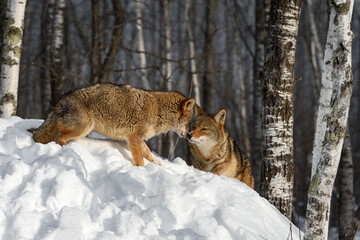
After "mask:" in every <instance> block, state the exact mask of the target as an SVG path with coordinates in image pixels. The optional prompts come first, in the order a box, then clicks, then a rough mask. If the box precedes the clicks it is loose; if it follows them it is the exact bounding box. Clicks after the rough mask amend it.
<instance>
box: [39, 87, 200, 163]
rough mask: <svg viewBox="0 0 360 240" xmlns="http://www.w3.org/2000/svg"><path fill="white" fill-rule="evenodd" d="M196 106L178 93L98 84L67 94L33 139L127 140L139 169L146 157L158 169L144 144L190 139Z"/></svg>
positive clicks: (65, 140)
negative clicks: (171, 135) (95, 136)
mask: <svg viewBox="0 0 360 240" xmlns="http://www.w3.org/2000/svg"><path fill="white" fill-rule="evenodd" d="M194 104H195V99H194V98H186V97H184V96H183V95H182V94H180V93H178V92H163V91H147V90H142V89H138V88H134V87H131V86H129V85H114V84H97V85H94V86H91V87H87V88H82V89H78V90H73V91H70V92H68V93H65V94H64V95H63V96H62V98H61V99H60V100H59V102H58V103H57V104H56V105H55V107H54V109H53V111H52V112H50V113H49V115H48V116H47V117H46V120H45V122H44V123H43V124H42V125H41V126H40V127H39V128H38V129H35V130H34V131H33V133H34V135H33V139H34V140H35V141H36V142H39V143H44V144H45V143H48V142H50V141H52V140H55V141H56V142H57V143H59V144H60V145H65V144H67V142H68V141H69V140H71V139H75V138H79V137H84V136H86V135H88V134H89V133H90V132H91V131H95V132H98V133H100V134H102V135H104V136H107V137H109V138H112V139H116V140H126V141H127V143H128V146H129V149H130V151H131V153H132V156H133V159H134V162H135V165H136V166H144V160H143V157H145V158H146V159H148V160H149V161H151V162H154V163H156V162H155V160H154V158H153V157H152V155H151V152H150V149H149V148H148V147H147V145H146V144H145V142H144V140H147V139H149V138H151V137H153V136H155V135H159V134H162V133H166V132H168V131H175V132H176V133H177V134H178V135H179V136H181V137H186V135H187V133H188V125H189V122H190V121H191V118H192V115H193V107H194Z"/></svg>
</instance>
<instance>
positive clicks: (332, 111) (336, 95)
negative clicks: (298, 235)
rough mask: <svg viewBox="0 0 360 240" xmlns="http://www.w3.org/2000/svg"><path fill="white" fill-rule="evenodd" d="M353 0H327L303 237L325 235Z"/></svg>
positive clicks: (346, 95)
mask: <svg viewBox="0 0 360 240" xmlns="http://www.w3.org/2000/svg"><path fill="white" fill-rule="evenodd" d="M353 4H354V1H353V0H336V1H332V2H331V3H330V10H331V12H330V20H329V21H330V22H329V28H328V35H327V41H326V48H325V57H324V65H323V73H322V78H321V84H322V88H321V92H320V105H319V111H318V118H317V126H316V133H315V141H314V149H313V161H312V169H311V180H310V186H309V191H308V203H307V211H306V224H305V238H306V239H327V237H328V227H329V213H330V200H331V194H332V189H333V185H334V181H335V176H336V172H337V169H338V165H339V160H340V154H341V148H342V146H343V141H344V137H345V131H346V125H347V120H348V114H349V106H350V97H351V94H352V72H351V44H352V38H353V33H352V32H351V30H350V23H351V15H352V10H353Z"/></svg>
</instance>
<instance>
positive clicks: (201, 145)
mask: <svg viewBox="0 0 360 240" xmlns="http://www.w3.org/2000/svg"><path fill="white" fill-rule="evenodd" d="M196 113H197V116H196V118H195V122H194V125H193V130H192V131H191V132H190V133H189V134H188V139H189V142H190V162H191V164H192V165H193V166H194V167H195V168H198V169H200V170H203V171H207V172H212V173H214V174H218V175H224V176H227V177H233V178H237V179H239V180H240V181H242V182H244V183H245V184H247V185H248V186H249V187H251V188H254V177H253V176H252V175H251V166H250V161H249V159H248V157H247V156H246V155H245V154H244V153H243V152H241V151H240V150H239V148H238V147H237V146H236V144H235V143H234V139H233V138H232V137H230V136H229V134H228V132H227V131H226V130H225V128H224V123H225V118H226V111H225V109H221V110H220V111H219V112H218V113H217V114H215V115H213V116H209V115H206V114H205V112H204V111H203V110H202V109H201V108H200V107H199V106H198V105H196Z"/></svg>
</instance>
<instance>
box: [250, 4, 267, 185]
mask: <svg viewBox="0 0 360 240" xmlns="http://www.w3.org/2000/svg"><path fill="white" fill-rule="evenodd" d="M265 7H266V4H265V0H257V1H256V13H255V15H256V20H255V21H256V25H255V30H256V33H255V46H256V48H255V58H254V104H253V137H252V152H251V160H252V170H253V175H254V179H255V189H256V190H259V189H260V169H261V160H262V150H261V143H262V129H261V109H262V103H261V102H262V99H261V92H262V78H263V74H262V71H263V66H264V55H265V43H264V42H265V35H266V26H265V24H266V23H265ZM268 7H270V5H268Z"/></svg>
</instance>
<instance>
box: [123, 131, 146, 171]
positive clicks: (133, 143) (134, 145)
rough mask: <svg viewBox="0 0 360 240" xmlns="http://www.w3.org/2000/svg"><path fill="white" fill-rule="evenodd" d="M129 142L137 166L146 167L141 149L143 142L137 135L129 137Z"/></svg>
mask: <svg viewBox="0 0 360 240" xmlns="http://www.w3.org/2000/svg"><path fill="white" fill-rule="evenodd" d="M127 140H128V141H127V142H128V146H129V148H130V151H131V154H132V156H133V159H134V163H135V165H136V166H144V159H143V153H142V147H141V145H142V142H143V140H142V139H141V137H140V136H139V135H137V134H131V135H129V136H128V137H127Z"/></svg>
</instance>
